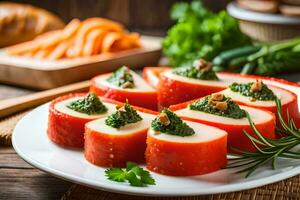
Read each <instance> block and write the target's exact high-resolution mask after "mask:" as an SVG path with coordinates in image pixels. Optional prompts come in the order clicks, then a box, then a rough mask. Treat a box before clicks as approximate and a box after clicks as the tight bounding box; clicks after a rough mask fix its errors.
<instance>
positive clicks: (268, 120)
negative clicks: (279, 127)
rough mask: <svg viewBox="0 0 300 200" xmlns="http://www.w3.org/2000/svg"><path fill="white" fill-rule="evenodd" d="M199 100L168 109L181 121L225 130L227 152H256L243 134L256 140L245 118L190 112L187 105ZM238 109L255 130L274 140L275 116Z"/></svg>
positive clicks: (251, 109)
mask: <svg viewBox="0 0 300 200" xmlns="http://www.w3.org/2000/svg"><path fill="white" fill-rule="evenodd" d="M199 100H200V99H197V100H192V101H189V102H185V103H181V104H177V105H173V106H171V107H170V109H171V110H173V111H174V112H175V113H176V114H177V115H178V116H180V117H182V118H183V119H187V120H191V121H194V122H197V123H203V124H207V125H210V126H213V127H217V128H220V129H222V130H225V131H226V132H227V133H228V140H227V142H228V150H229V151H230V152H233V151H231V149H230V147H234V148H237V149H239V150H244V151H256V149H255V147H254V146H253V144H252V143H251V141H250V140H249V138H248V137H247V136H246V135H245V134H244V132H243V131H244V130H245V131H247V133H249V134H250V135H252V136H253V137H255V138H257V136H256V134H255V133H254V131H253V130H252V129H251V127H250V124H249V121H248V119H247V118H246V117H243V118H241V119H234V118H229V117H224V116H219V115H215V114H211V113H206V112H202V111H198V110H191V109H190V108H189V105H190V104H192V103H194V102H196V101H199ZM240 108H241V109H243V110H245V111H247V112H248V113H249V115H250V117H251V119H252V121H253V122H254V124H255V126H256V128H257V130H258V131H259V132H260V133H262V135H263V136H265V137H267V138H273V139H274V138H275V116H274V114H273V113H271V112H268V111H265V110H261V109H257V108H252V107H248V106H240Z"/></svg>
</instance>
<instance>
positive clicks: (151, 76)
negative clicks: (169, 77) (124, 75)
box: [143, 67, 171, 88]
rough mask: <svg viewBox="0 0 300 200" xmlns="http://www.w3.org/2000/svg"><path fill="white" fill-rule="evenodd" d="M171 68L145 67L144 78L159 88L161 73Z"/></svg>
mask: <svg viewBox="0 0 300 200" xmlns="http://www.w3.org/2000/svg"><path fill="white" fill-rule="evenodd" d="M170 69H171V68H170V67H144V69H143V79H144V80H145V81H147V83H148V84H149V85H151V86H152V87H153V88H157V87H158V85H159V82H160V75H161V74H162V73H163V72H166V71H169V70H170Z"/></svg>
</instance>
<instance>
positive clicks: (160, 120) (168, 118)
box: [151, 108, 195, 137]
mask: <svg viewBox="0 0 300 200" xmlns="http://www.w3.org/2000/svg"><path fill="white" fill-rule="evenodd" d="M151 128H152V129H153V130H154V131H158V132H160V133H165V134H169V135H177V136H182V137H184V136H190V135H194V134H195V131H194V130H193V129H192V128H191V127H189V126H188V125H187V124H186V123H185V122H184V121H182V119H180V118H179V117H178V116H177V115H176V114H175V113H173V112H171V111H170V110H168V109H167V108H164V109H163V110H162V111H161V113H160V114H159V115H158V116H157V117H156V118H155V119H154V120H153V121H152V123H151Z"/></svg>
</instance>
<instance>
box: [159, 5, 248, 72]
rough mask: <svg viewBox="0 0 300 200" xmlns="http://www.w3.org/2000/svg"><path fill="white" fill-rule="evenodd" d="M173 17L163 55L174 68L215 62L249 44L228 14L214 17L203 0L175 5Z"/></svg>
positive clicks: (222, 13)
mask: <svg viewBox="0 0 300 200" xmlns="http://www.w3.org/2000/svg"><path fill="white" fill-rule="evenodd" d="M171 18H172V19H173V20H175V21H176V24H175V25H174V26H173V27H171V29H169V31H168V33H167V36H166V37H165V39H164V41H163V53H164V54H165V55H166V56H167V57H168V58H169V59H170V61H171V64H172V65H173V66H175V67H178V66H183V65H185V66H186V65H187V66H188V65H191V64H192V62H193V61H194V60H195V59H198V58H204V59H206V60H212V59H213V58H214V57H215V56H216V55H217V54H218V53H220V52H221V51H223V50H227V49H232V48H235V47H239V46H243V45H246V44H249V43H250V40H249V39H248V38H247V37H246V36H245V35H243V34H242V33H241V31H240V29H239V26H238V22H237V21H236V20H235V19H233V18H232V17H230V16H229V15H228V14H227V13H226V11H221V12H219V13H217V14H215V13H213V12H211V11H209V10H207V9H206V8H205V7H204V6H203V5H202V3H201V1H192V2H191V3H176V4H175V5H174V6H173V7H172V9H171Z"/></svg>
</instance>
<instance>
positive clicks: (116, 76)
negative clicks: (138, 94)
mask: <svg viewBox="0 0 300 200" xmlns="http://www.w3.org/2000/svg"><path fill="white" fill-rule="evenodd" d="M106 81H107V82H109V83H110V84H112V85H114V86H117V87H121V88H134V87H135V84H134V80H133V77H132V74H131V73H130V70H129V68H128V67H126V66H123V67H121V68H119V69H118V70H117V71H115V72H114V73H113V74H112V75H111V76H110V77H108V78H107V79H106Z"/></svg>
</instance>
